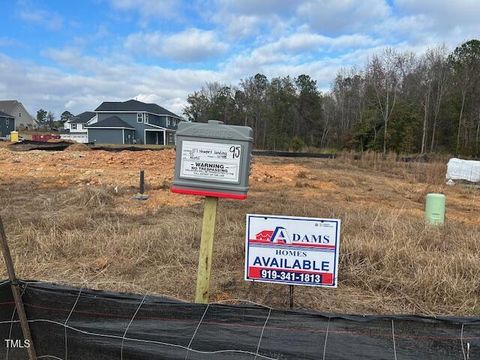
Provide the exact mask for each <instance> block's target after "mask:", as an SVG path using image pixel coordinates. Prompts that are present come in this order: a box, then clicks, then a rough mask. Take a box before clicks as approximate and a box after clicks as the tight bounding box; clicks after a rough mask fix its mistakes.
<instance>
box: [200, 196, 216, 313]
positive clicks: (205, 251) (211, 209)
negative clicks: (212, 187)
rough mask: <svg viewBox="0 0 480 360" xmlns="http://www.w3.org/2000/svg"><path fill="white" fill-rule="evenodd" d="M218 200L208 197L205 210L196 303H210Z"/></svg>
mask: <svg viewBox="0 0 480 360" xmlns="http://www.w3.org/2000/svg"><path fill="white" fill-rule="evenodd" d="M217 204H218V198H216V197H210V196H207V197H206V198H205V204H204V208H203V223H202V238H201V240H200V255H199V257H198V272H197V291H196V293H195V302H196V303H202V304H206V303H208V291H209V288H210V272H211V268H212V254H213V236H214V234H215V219H216V217H217Z"/></svg>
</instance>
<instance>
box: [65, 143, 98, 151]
mask: <svg viewBox="0 0 480 360" xmlns="http://www.w3.org/2000/svg"><path fill="white" fill-rule="evenodd" d="M91 150H92V149H90V148H89V147H88V146H87V145H85V144H72V145H70V146H69V147H68V148H66V149H65V151H91Z"/></svg>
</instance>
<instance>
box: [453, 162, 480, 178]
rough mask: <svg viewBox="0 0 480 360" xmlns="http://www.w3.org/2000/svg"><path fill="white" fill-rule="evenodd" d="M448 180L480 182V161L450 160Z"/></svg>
mask: <svg viewBox="0 0 480 360" xmlns="http://www.w3.org/2000/svg"><path fill="white" fill-rule="evenodd" d="M447 180H466V181H471V182H480V161H475V160H462V159H456V158H452V159H450V160H449V161H448V164H447Z"/></svg>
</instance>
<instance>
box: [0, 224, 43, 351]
mask: <svg viewBox="0 0 480 360" xmlns="http://www.w3.org/2000/svg"><path fill="white" fill-rule="evenodd" d="M0 243H1V247H2V253H3V258H4V259H5V266H6V268H7V273H8V278H9V280H10V286H11V288H12V294H13V299H14V300H15V307H16V308H17V314H18V318H19V319H20V325H21V327H22V332H23V337H24V338H25V340H28V341H29V342H30V346H29V347H27V352H28V358H29V359H30V360H36V359H37V354H36V352H35V346H34V345H33V340H32V334H31V333H30V327H29V326H28V321H27V315H26V314H25V307H24V306H23V301H22V296H21V294H20V290H19V289H18V282H17V277H16V275H15V269H14V267H13V261H12V256H11V255H10V249H9V247H8V243H7V236H6V235H5V229H4V227H3V221H2V218H1V217H0Z"/></svg>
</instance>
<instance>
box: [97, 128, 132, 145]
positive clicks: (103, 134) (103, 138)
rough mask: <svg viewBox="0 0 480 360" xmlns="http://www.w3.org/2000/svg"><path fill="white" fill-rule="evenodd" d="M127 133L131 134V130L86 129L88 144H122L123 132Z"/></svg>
mask: <svg viewBox="0 0 480 360" xmlns="http://www.w3.org/2000/svg"><path fill="white" fill-rule="evenodd" d="M127 131H129V132H131V133H133V130H125V131H123V129H95V128H91V129H88V142H89V143H94V144H123V140H124V138H123V136H124V132H125V133H126V132H127ZM125 136H126V135H125Z"/></svg>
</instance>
